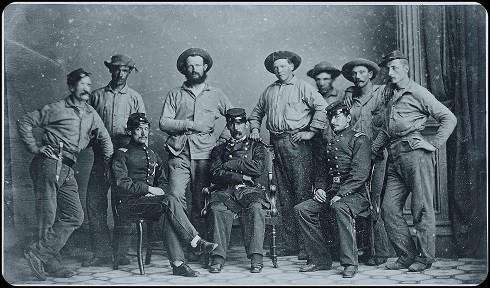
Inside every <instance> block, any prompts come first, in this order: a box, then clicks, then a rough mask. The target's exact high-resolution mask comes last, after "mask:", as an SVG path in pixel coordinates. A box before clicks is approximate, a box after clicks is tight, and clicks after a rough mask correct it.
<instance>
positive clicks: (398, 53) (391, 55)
mask: <svg viewBox="0 0 490 288" xmlns="http://www.w3.org/2000/svg"><path fill="white" fill-rule="evenodd" d="M395 59H407V60H408V57H407V56H406V55H405V54H403V53H402V51H400V50H395V51H393V52H390V53H389V54H387V55H385V56H383V60H381V62H380V63H379V66H380V67H386V64H388V62H390V61H391V60H395Z"/></svg>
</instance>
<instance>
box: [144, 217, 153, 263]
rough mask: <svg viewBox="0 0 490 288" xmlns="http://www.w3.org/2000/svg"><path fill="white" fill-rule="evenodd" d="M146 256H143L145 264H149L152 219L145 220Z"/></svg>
mask: <svg viewBox="0 0 490 288" xmlns="http://www.w3.org/2000/svg"><path fill="white" fill-rule="evenodd" d="M146 229H147V231H146V236H147V237H146V238H147V239H146V241H147V244H146V257H145V265H149V264H150V262H151V253H152V246H151V239H153V238H152V235H153V221H147V222H146Z"/></svg>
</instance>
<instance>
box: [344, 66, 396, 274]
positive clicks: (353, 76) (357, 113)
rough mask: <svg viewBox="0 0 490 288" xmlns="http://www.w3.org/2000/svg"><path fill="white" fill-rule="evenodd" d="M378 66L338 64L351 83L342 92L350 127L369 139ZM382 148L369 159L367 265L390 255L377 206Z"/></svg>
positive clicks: (379, 97)
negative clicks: (348, 99)
mask: <svg viewBox="0 0 490 288" xmlns="http://www.w3.org/2000/svg"><path fill="white" fill-rule="evenodd" d="M379 70H380V68H379V66H378V65H377V64H376V63H374V62H373V61H370V60H367V59H362V58H359V59H355V60H353V61H350V62H347V63H346V64H344V66H343V67H342V74H343V75H344V77H345V78H346V79H347V80H349V81H351V82H353V83H354V86H353V87H352V86H351V87H349V88H347V91H348V92H346V95H347V94H349V93H350V94H351V95H352V96H350V97H351V105H350V114H351V116H352V121H351V123H352V129H354V130H356V131H359V132H363V133H364V134H366V135H367V136H368V137H369V139H371V141H372V140H374V139H375V138H376V135H377V134H378V131H379V129H377V128H376V127H375V125H374V124H373V117H377V116H375V113H377V110H376V107H378V106H379V105H380V104H381V103H382V101H383V93H384V92H383V91H384V88H385V85H374V84H373V83H372V82H371V80H372V79H375V78H376V75H377V74H378V73H379ZM386 153H387V152H386V150H384V151H381V154H380V157H376V158H375V159H373V162H372V164H373V166H374V170H373V174H372V177H371V191H370V193H371V194H370V195H371V202H372V205H373V211H372V213H373V214H372V220H373V228H374V229H373V230H374V231H373V234H374V235H373V236H374V237H373V239H374V243H372V244H373V245H374V253H375V255H370V256H371V257H370V258H369V260H368V261H367V262H366V264H367V265H369V266H377V265H380V264H383V263H385V262H386V261H387V259H388V257H390V249H389V248H390V244H389V242H388V236H387V235H386V230H385V227H384V223H383V220H382V218H381V217H380V215H379V214H380V213H379V212H380V208H381V202H382V201H381V200H382V197H381V195H382V191H383V182H384V176H385V169H386V158H387V155H386Z"/></svg>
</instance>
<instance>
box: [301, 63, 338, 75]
mask: <svg viewBox="0 0 490 288" xmlns="http://www.w3.org/2000/svg"><path fill="white" fill-rule="evenodd" d="M322 72H327V73H329V74H330V75H332V78H337V77H338V76H339V75H340V73H341V72H340V70H339V69H337V68H335V67H333V65H332V64H331V63H330V62H327V61H322V62H320V63H318V64H316V65H315V66H314V67H313V69H311V70H310V71H308V72H307V73H306V75H308V77H311V78H313V79H314V78H315V77H316V75H318V74H320V73H322Z"/></svg>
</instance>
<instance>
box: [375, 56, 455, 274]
mask: <svg viewBox="0 0 490 288" xmlns="http://www.w3.org/2000/svg"><path fill="white" fill-rule="evenodd" d="M379 66H381V67H386V68H387V69H388V76H389V81H390V82H391V84H389V85H392V87H393V89H394V90H393V93H392V97H391V99H390V98H387V99H385V101H384V102H383V105H382V108H384V113H386V114H385V115H386V116H385V118H384V120H385V123H384V124H385V127H384V128H385V129H384V130H383V131H382V132H380V133H378V136H377V138H376V140H375V143H374V144H373V149H374V150H373V153H375V154H379V153H380V150H381V149H383V148H384V147H388V165H387V168H386V174H387V184H386V191H385V195H384V198H383V203H382V204H381V212H382V213H381V216H382V217H383V220H384V223H385V227H386V232H387V233H388V237H389V239H390V241H391V244H392V245H393V247H394V248H395V252H396V254H397V256H398V259H397V261H396V262H394V263H390V264H388V265H386V268H388V269H404V268H408V271H410V272H419V271H423V270H425V269H428V268H430V267H431V266H432V263H433V262H434V260H435V241H436V235H435V233H436V219H435V212H434V205H433V199H434V190H435V180H436V178H435V156H434V151H436V150H437V149H439V148H440V147H441V146H442V145H444V143H445V142H446V141H447V139H448V138H449V136H450V135H451V133H452V132H453V130H454V127H455V126H456V123H457V120H456V117H455V116H454V114H453V113H452V112H451V111H450V110H449V109H448V108H447V107H446V106H444V105H443V104H442V103H441V102H439V101H438V100H437V99H436V97H435V96H434V95H433V94H432V93H430V92H429V91H428V90H427V89H426V88H424V87H422V86H420V85H419V84H417V83H415V82H414V81H413V80H412V79H410V78H409V77H408V71H409V63H408V58H407V56H405V55H404V54H403V53H402V52H400V51H399V50H395V51H393V52H391V53H390V54H388V55H386V56H385V57H383V60H382V61H381V63H380V64H379ZM429 116H432V117H433V118H434V119H435V120H436V121H437V122H439V123H440V127H439V129H438V130H437V134H436V135H435V137H434V139H432V140H427V139H425V137H424V136H422V134H421V131H423V130H424V128H425V122H426V121H427V118H428V117H429ZM410 193H411V194H412V195H411V213H412V216H413V225H414V228H415V237H416V238H417V244H415V242H414V240H413V238H412V236H411V234H410V231H409V226H408V224H407V222H406V220H405V218H404V216H403V206H404V204H405V201H406V199H407V198H408V196H409V194H410Z"/></svg>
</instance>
